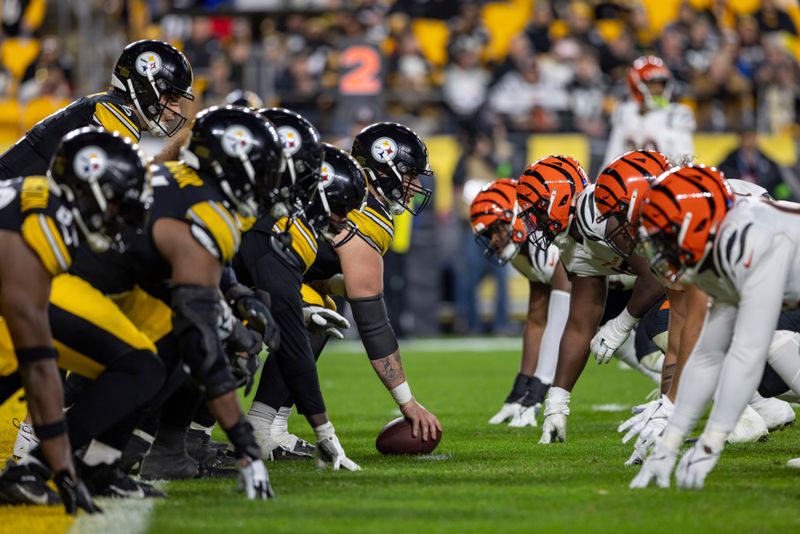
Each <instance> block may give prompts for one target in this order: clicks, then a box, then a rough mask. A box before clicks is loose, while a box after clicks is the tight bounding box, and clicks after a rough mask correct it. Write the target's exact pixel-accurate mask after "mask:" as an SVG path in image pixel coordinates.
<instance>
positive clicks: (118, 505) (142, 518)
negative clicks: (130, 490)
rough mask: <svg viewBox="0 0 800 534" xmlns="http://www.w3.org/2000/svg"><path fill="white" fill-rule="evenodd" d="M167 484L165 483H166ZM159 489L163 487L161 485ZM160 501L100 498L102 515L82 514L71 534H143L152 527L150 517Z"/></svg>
mask: <svg viewBox="0 0 800 534" xmlns="http://www.w3.org/2000/svg"><path fill="white" fill-rule="evenodd" d="M164 484H165V483H164ZM159 487H161V485H160V484H159ZM159 500H160V499H112V498H100V499H97V500H96V502H97V504H98V506H100V508H102V509H103V513H102V514H92V515H89V514H80V515H79V516H78V519H76V520H75V522H74V523H72V526H71V527H70V529H69V534H108V533H109V532H113V533H114V534H142V533H143V532H146V531H147V528H148V527H149V526H150V516H151V515H152V513H153V508H154V507H155V505H156V502H158V501H159Z"/></svg>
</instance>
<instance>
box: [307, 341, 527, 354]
mask: <svg viewBox="0 0 800 534" xmlns="http://www.w3.org/2000/svg"><path fill="white" fill-rule="evenodd" d="M400 350H401V351H403V352H488V353H491V352H496V351H516V350H522V337H446V338H439V339H412V340H408V341H404V340H400ZM323 352H326V353H331V354H350V353H356V354H358V353H361V352H364V346H363V345H362V344H361V341H360V340H358V339H354V340H345V341H330V342H329V343H328V344H327V345H326V346H325V350H324V351H323Z"/></svg>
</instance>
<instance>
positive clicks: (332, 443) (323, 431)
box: [314, 421, 361, 471]
mask: <svg viewBox="0 0 800 534" xmlns="http://www.w3.org/2000/svg"><path fill="white" fill-rule="evenodd" d="M314 433H315V434H316V435H317V445H316V453H317V467H319V468H320V469H324V468H325V467H327V465H328V464H330V465H331V467H332V468H333V470H334V471H338V470H339V468H341V467H343V468H345V469H347V470H348V471H361V467H360V466H359V465H358V464H357V463H355V462H354V461H353V460H351V459H350V458H348V457H347V455H346V454H345V452H344V449H343V448H342V444H341V443H339V438H338V437H336V430H335V429H334V428H333V424H332V423H331V422H330V421H329V422H327V423H325V424H324V425H320V426H318V427H316V428H315V429H314Z"/></svg>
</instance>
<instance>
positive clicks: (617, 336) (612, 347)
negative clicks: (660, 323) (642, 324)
mask: <svg viewBox="0 0 800 534" xmlns="http://www.w3.org/2000/svg"><path fill="white" fill-rule="evenodd" d="M638 322H639V319H638V318H636V317H634V316H632V315H631V314H630V313H628V310H627V309H625V310H622V313H620V314H619V315H618V316H616V317H614V318H613V319H611V320H610V321H608V322H607V323H606V324H604V325H603V326H602V327H601V328H600V330H598V331H597V333H596V334H595V335H594V337H593V338H592V341H591V344H590V347H591V351H592V354H594V357H595V359H596V360H597V363H600V364H602V363H608V362H609V361H611V357H612V356H613V355H614V352H616V350H617V349H618V348H620V347H621V346H622V344H623V343H625V340H626V339H628V336H629V335H630V333H631V330H633V327H634V326H636V324H637V323H638Z"/></svg>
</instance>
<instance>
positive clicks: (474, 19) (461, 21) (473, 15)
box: [447, 0, 489, 58]
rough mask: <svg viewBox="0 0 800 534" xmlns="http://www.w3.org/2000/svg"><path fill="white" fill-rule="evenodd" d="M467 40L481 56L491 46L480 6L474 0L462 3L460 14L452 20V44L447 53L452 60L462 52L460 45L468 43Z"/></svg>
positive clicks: (449, 45) (448, 46)
mask: <svg viewBox="0 0 800 534" xmlns="http://www.w3.org/2000/svg"><path fill="white" fill-rule="evenodd" d="M465 39H467V40H469V42H470V43H471V46H473V47H475V48H476V49H477V50H478V54H479V56H480V55H482V54H483V50H484V48H485V47H486V45H487V44H489V31H488V30H487V29H486V26H484V24H483V20H481V7H480V4H479V3H478V2H475V1H474V0H473V1H464V2H462V4H461V9H460V11H459V14H458V15H457V16H455V17H453V18H452V19H450V42H449V43H448V45H447V51H448V55H449V56H450V57H451V58H454V57H455V56H456V55H457V54H458V53H459V52H460V49H459V47H460V43H463V42H466V41H465Z"/></svg>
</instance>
